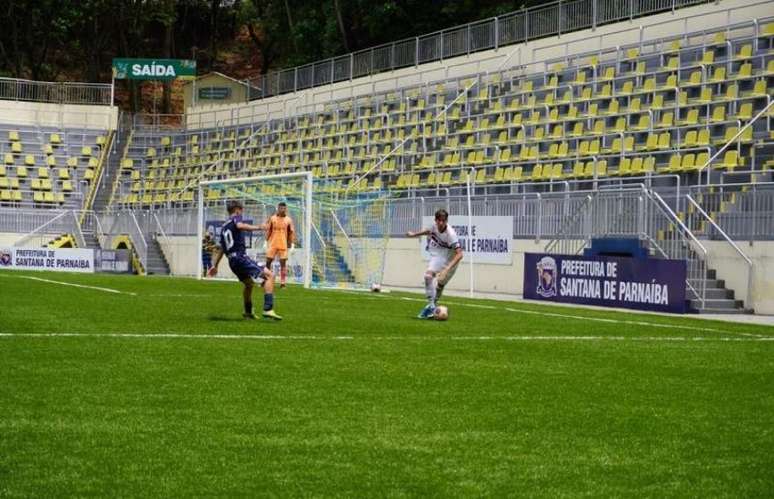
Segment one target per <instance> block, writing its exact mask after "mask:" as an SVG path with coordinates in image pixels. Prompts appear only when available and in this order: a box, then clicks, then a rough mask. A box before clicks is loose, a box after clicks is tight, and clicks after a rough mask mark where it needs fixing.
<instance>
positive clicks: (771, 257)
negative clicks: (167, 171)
mask: <svg viewBox="0 0 774 499" xmlns="http://www.w3.org/2000/svg"><path fill="white" fill-rule="evenodd" d="M21 236H23V235H19V234H7V233H6V234H3V233H0V245H3V244H6V245H11V244H13V241H15V240H17V239H18V238H19V237H21ZM160 243H161V246H162V250H163V251H164V254H165V256H166V257H167V260H168V261H169V265H170V268H171V271H172V274H173V275H187V276H192V275H196V274H197V272H198V271H199V269H198V268H197V264H196V262H197V260H196V257H197V252H198V251H199V245H198V244H197V240H196V237H194V236H169V238H168V242H167V241H160ZM702 243H703V244H704V245H705V246H706V248H707V250H708V252H709V255H710V257H709V267H710V268H712V269H715V270H716V271H717V273H718V278H719V279H723V280H725V281H726V283H727V284H726V286H727V287H728V288H729V289H733V290H734V292H735V294H736V298H737V299H740V300H747V264H746V262H745V261H744V260H743V259H742V258H741V257H740V256H739V254H738V253H736V251H734V249H733V248H731V247H730V246H729V245H728V244H727V243H725V242H723V241H702ZM421 245H422V243H421V239H408V238H392V239H390V241H389V242H388V245H387V253H386V262H385V273H384V281H383V284H384V285H385V286H386V287H400V288H417V289H419V288H420V286H421V284H422V283H421V281H422V274H423V273H424V270H425V268H426V266H427V262H426V261H425V260H424V259H423V258H422V251H421ZM545 245H546V241H545V240H542V241H539V242H536V241H535V240H524V239H515V240H513V244H512V256H513V260H512V263H511V264H510V265H488V264H474V275H473V277H474V282H473V284H474V290H475V292H477V293H497V294H504V295H514V296H517V297H520V296H521V295H522V293H523V286H522V282H523V279H524V272H525V269H524V253H539V252H542V251H543V250H544V248H545ZM742 249H743V251H744V252H745V253H746V254H747V255H748V256H749V257H750V258H751V259H752V260H753V265H754V267H753V278H752V302H751V304H752V307H753V308H754V309H755V312H756V313H758V314H774V242H772V241H756V242H754V243H753V244H752V245H748V244H744V245H743V247H742ZM469 258H470V255H466V257H465V259H464V260H463V261H462V263H461V264H460V267H459V269H458V270H457V273H456V274H455V276H454V279H453V280H452V281H451V282H450V284H449V288H448V289H452V290H456V291H467V290H468V289H469V284H470V266H469V264H468V262H469ZM218 276H219V277H221V278H226V279H230V278H234V276H233V274H232V273H231V272H230V270H229V269H228V265H223V264H221V266H220V269H219V273H218Z"/></svg>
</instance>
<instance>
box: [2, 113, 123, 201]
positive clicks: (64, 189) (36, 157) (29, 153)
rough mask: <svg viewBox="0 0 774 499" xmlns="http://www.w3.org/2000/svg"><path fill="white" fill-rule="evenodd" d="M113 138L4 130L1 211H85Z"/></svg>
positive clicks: (69, 132)
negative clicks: (24, 209)
mask: <svg viewBox="0 0 774 499" xmlns="http://www.w3.org/2000/svg"><path fill="white" fill-rule="evenodd" d="M109 139H110V132H109V131H107V130H105V131H95V130H91V129H72V128H52V127H42V126H41V127H37V126H19V125H0V157H2V159H3V160H2V165H0V206H10V207H17V208H64V209H78V210H80V209H83V208H84V204H85V202H86V200H87V199H88V197H89V194H90V192H91V191H92V190H93V187H94V183H95V179H96V178H97V177H98V175H99V172H100V170H101V168H102V165H103V163H104V161H105V158H106V155H105V154H104V152H105V150H106V147H108V141H109Z"/></svg>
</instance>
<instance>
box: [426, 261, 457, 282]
mask: <svg viewBox="0 0 774 499" xmlns="http://www.w3.org/2000/svg"><path fill="white" fill-rule="evenodd" d="M448 263H449V258H447V257H445V256H431V257H430V262H429V263H428V264H427V270H428V271H429V272H432V273H434V274H437V273H438V272H440V271H442V270H443V269H444V268H445V267H446V265H447V264H448ZM457 265H459V264H457ZM457 265H455V266H454V267H452V268H451V269H449V272H447V273H446V280H445V281H444V282H439V283H438V284H441V285H444V284H446V283H447V282H449V281H450V280H451V278H452V277H454V273H455V272H456V271H457Z"/></svg>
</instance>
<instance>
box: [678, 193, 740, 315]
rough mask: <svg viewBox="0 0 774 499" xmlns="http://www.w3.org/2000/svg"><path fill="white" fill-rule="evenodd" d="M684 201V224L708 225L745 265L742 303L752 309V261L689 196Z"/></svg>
mask: <svg viewBox="0 0 774 499" xmlns="http://www.w3.org/2000/svg"><path fill="white" fill-rule="evenodd" d="M685 199H686V200H687V201H688V207H689V209H688V213H687V220H686V224H687V225H688V227H692V226H696V225H699V226H702V227H703V226H706V225H709V226H710V227H711V228H712V232H713V233H715V234H717V235H718V236H720V237H719V239H720V240H722V241H724V242H725V243H726V244H727V245H728V246H729V247H730V248H732V249H733V250H734V252H735V253H736V254H738V255H739V256H740V257H741V258H742V259H743V260H744V261H745V263H746V264H747V295H746V297H745V300H744V303H745V306H746V308H748V309H752V296H753V295H752V278H753V261H752V259H750V257H749V256H747V254H746V253H745V252H744V251H743V250H742V248H740V247H739V245H738V244H736V243H735V242H734V241H733V240H732V239H731V238H730V237H729V236H728V234H726V233H725V231H724V230H723V229H721V228H720V226H719V225H718V224H717V223H716V222H715V220H713V219H712V217H710V216H709V215H708V214H707V212H706V211H704V209H703V208H702V207H701V205H700V204H699V203H697V202H696V200H695V199H693V198H692V197H691V195H690V194H686V195H685Z"/></svg>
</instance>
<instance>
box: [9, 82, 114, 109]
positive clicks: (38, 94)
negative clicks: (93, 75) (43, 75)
mask: <svg viewBox="0 0 774 499" xmlns="http://www.w3.org/2000/svg"><path fill="white" fill-rule="evenodd" d="M110 98H111V85H110V84H109V83H76V82H50V81H31V80H20V79H17V78H0V100H15V101H34V102H51V103H55V104H98V105H103V106H110V105H112V103H111V102H110Z"/></svg>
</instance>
